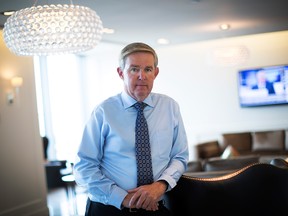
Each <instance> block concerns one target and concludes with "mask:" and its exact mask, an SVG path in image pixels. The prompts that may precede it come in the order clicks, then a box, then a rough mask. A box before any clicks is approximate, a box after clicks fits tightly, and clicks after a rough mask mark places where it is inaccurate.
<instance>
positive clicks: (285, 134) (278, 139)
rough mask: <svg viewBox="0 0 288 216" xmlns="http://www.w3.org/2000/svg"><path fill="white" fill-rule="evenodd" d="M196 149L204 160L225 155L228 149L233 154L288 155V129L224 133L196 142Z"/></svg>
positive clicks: (199, 156)
mask: <svg viewBox="0 0 288 216" xmlns="http://www.w3.org/2000/svg"><path fill="white" fill-rule="evenodd" d="M195 149H196V154H197V157H198V158H199V159H202V160H203V159H208V158H211V157H221V156H222V157H223V156H224V155H223V154H224V153H225V150H227V149H230V150H231V151H232V152H230V153H231V154H232V156H239V155H241V156H244V155H246V156H247V155H258V156H278V155H286V156H288V129H279V130H270V131H253V132H252V131H251V132H249V131H247V132H236V133H223V134H221V136H220V138H219V139H218V140H212V141H208V142H202V143H198V144H196V146H195ZM229 156H230V155H229V154H228V156H226V158H227V157H229Z"/></svg>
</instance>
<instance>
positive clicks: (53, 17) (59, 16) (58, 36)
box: [3, 4, 103, 55]
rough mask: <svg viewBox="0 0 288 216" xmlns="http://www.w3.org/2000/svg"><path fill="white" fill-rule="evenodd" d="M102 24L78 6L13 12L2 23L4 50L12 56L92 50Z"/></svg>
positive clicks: (98, 39) (91, 12)
mask: <svg viewBox="0 0 288 216" xmlns="http://www.w3.org/2000/svg"><path fill="white" fill-rule="evenodd" d="M102 33H103V26H102V21H101V19H100V18H99V16H98V15H97V14H96V12H95V11H93V10H92V9H90V8H88V7H84V6H79V5H73V4H71V5H67V4H65V5H60V4H58V5H44V6H33V7H30V8H25V9H21V10H19V11H16V12H15V13H14V14H13V15H12V16H10V17H9V18H8V19H7V21H6V23H5V24H4V29H3V34H4V41H5V43H6V45H7V47H8V48H9V49H10V50H11V51H12V52H13V53H15V54H16V55H51V54H71V53H79V52H83V51H87V50H90V49H93V48H94V47H95V46H96V45H97V44H98V43H99V41H100V40H101V38H102Z"/></svg>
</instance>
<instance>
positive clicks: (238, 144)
mask: <svg viewBox="0 0 288 216" xmlns="http://www.w3.org/2000/svg"><path fill="white" fill-rule="evenodd" d="M222 138H223V145H224V148H226V147H227V146H229V145H230V146H233V148H235V149H236V150H237V151H238V152H239V153H240V154H241V153H243V152H250V151H251V148H252V138H251V133H250V132H240V133H225V134H222Z"/></svg>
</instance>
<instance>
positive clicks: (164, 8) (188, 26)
mask: <svg viewBox="0 0 288 216" xmlns="http://www.w3.org/2000/svg"><path fill="white" fill-rule="evenodd" d="M70 2H71V0H38V1H37V0H0V12H2V11H5V10H20V9H22V8H26V7H31V6H33V4H36V5H44V4H59V3H60V4H70ZM72 3H73V4H78V5H83V6H87V7H90V8H91V9H94V10H95V11H96V13H97V14H98V15H99V16H100V18H101V20H102V22H103V26H104V27H105V28H113V29H115V33H114V34H104V35H103V37H102V41H106V42H112V43H119V44H127V43H130V42H135V41H143V42H146V43H148V44H150V45H152V46H154V47H156V46H160V45H159V44H157V43H156V41H157V39H158V38H166V39H168V40H169V41H170V45H176V44H183V43H191V42H197V41H203V40H211V39H219V38H227V37H234V36H242V35H249V34H258V33H266V32H274V31H282V30H288V12H287V6H286V5H287V0H266V1H263V0H74V1H73V2H72ZM6 19H7V17H5V16H3V15H0V26H2V27H3V25H4V23H5V21H6ZM221 23H228V24H229V25H230V26H231V28H230V29H229V30H226V31H220V30H219V27H218V26H219V24H221ZM162 46H163V45H162Z"/></svg>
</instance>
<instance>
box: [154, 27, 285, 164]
mask: <svg viewBox="0 0 288 216" xmlns="http://www.w3.org/2000/svg"><path fill="white" fill-rule="evenodd" d="M287 38H288V31H284V32H276V33H267V34H259V35H251V36H243V37H235V38H229V39H228V38H227V39H220V40H213V41H206V42H200V43H193V44H184V45H180V46H173V47H168V48H164V47H163V48H161V49H158V54H159V62H160V63H159V67H160V74H159V76H158V78H157V81H156V83H155V88H154V91H158V92H163V93H166V94H168V95H171V96H172V97H174V98H175V99H176V100H177V101H178V102H179V103H180V106H181V108H182V114H183V118H184V121H185V125H186V129H187V134H188V138H189V144H190V149H191V159H193V157H194V152H193V145H195V144H196V143H199V142H202V141H208V140H213V139H219V135H220V133H223V132H234V131H250V130H270V129H277V128H288V105H281V106H269V107H257V108H240V106H239V102H238V94H237V72H238V70H239V69H244V68H254V67H258V66H266V65H268V66H269V65H277V64H288V43H287ZM235 45H236V46H237V45H244V46H246V47H247V48H248V50H249V58H248V61H247V62H245V63H243V64H240V65H238V66H229V67H223V66H215V65H211V64H209V62H208V61H207V53H209V51H211V50H212V49H213V48H217V47H227V46H235Z"/></svg>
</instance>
